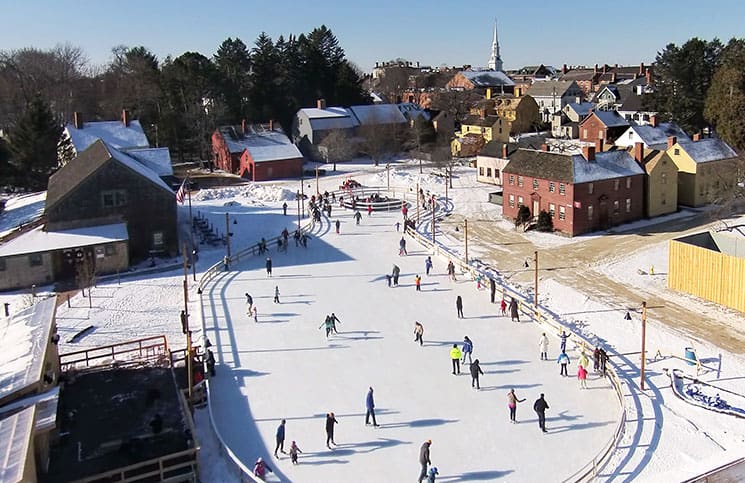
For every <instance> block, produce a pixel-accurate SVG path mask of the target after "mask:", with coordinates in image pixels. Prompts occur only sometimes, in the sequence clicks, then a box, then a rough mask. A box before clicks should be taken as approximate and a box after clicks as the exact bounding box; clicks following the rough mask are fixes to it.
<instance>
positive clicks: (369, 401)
mask: <svg viewBox="0 0 745 483" xmlns="http://www.w3.org/2000/svg"><path fill="white" fill-rule="evenodd" d="M365 409H367V412H365V426H367V425H369V424H370V416H372V422H373V426H375V427H378V426H380V425H379V424H378V423H377V421H375V400H374V399H373V388H372V386H370V390H369V391H367V397H366V398H365Z"/></svg>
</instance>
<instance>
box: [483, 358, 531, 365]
mask: <svg viewBox="0 0 745 483" xmlns="http://www.w3.org/2000/svg"><path fill="white" fill-rule="evenodd" d="M528 362H530V361H523V360H517V359H512V360H506V361H490V362H482V363H481V365H482V366H496V365H500V366H501V365H515V364H527V363H528Z"/></svg>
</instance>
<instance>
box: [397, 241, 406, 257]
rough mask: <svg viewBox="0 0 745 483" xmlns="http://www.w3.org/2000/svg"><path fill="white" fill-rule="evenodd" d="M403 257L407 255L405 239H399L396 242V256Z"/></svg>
mask: <svg viewBox="0 0 745 483" xmlns="http://www.w3.org/2000/svg"><path fill="white" fill-rule="evenodd" d="M404 255H408V253H406V238H404V237H401V239H400V240H399V241H398V256H399V257H403V256H404Z"/></svg>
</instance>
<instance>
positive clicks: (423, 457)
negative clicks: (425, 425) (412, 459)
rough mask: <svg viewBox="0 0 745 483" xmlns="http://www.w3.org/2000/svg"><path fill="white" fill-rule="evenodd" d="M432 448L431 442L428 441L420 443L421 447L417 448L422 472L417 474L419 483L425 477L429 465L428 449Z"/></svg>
mask: <svg viewBox="0 0 745 483" xmlns="http://www.w3.org/2000/svg"><path fill="white" fill-rule="evenodd" d="M430 446H432V440H431V439H428V440H427V441H425V442H424V443H422V447H421V448H419V464H420V465H422V471H420V472H419V483H422V480H423V479H425V478H426V477H427V466H428V465H430V464H431V461H430V460H429V447H430Z"/></svg>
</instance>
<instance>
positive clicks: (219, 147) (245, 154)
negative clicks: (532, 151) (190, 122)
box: [212, 121, 303, 181]
mask: <svg viewBox="0 0 745 483" xmlns="http://www.w3.org/2000/svg"><path fill="white" fill-rule="evenodd" d="M212 152H213V153H214V159H215V165H216V166H217V167H218V168H220V169H222V170H224V171H228V172H230V173H234V174H238V175H240V176H242V177H244V178H247V179H250V180H252V181H267V180H272V179H279V178H290V177H296V176H300V173H301V171H302V167H303V155H302V154H301V153H300V150H299V149H298V148H297V146H295V145H294V144H293V143H292V142H291V141H290V139H289V138H288V137H287V136H286V135H285V133H284V131H283V130H282V127H281V126H279V124H277V123H275V122H273V121H269V123H268V124H251V125H247V124H246V123H245V121H244V122H243V123H242V124H241V127H240V129H239V128H237V127H235V126H222V127H220V128H218V129H217V130H215V132H214V133H213V134H212Z"/></svg>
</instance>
